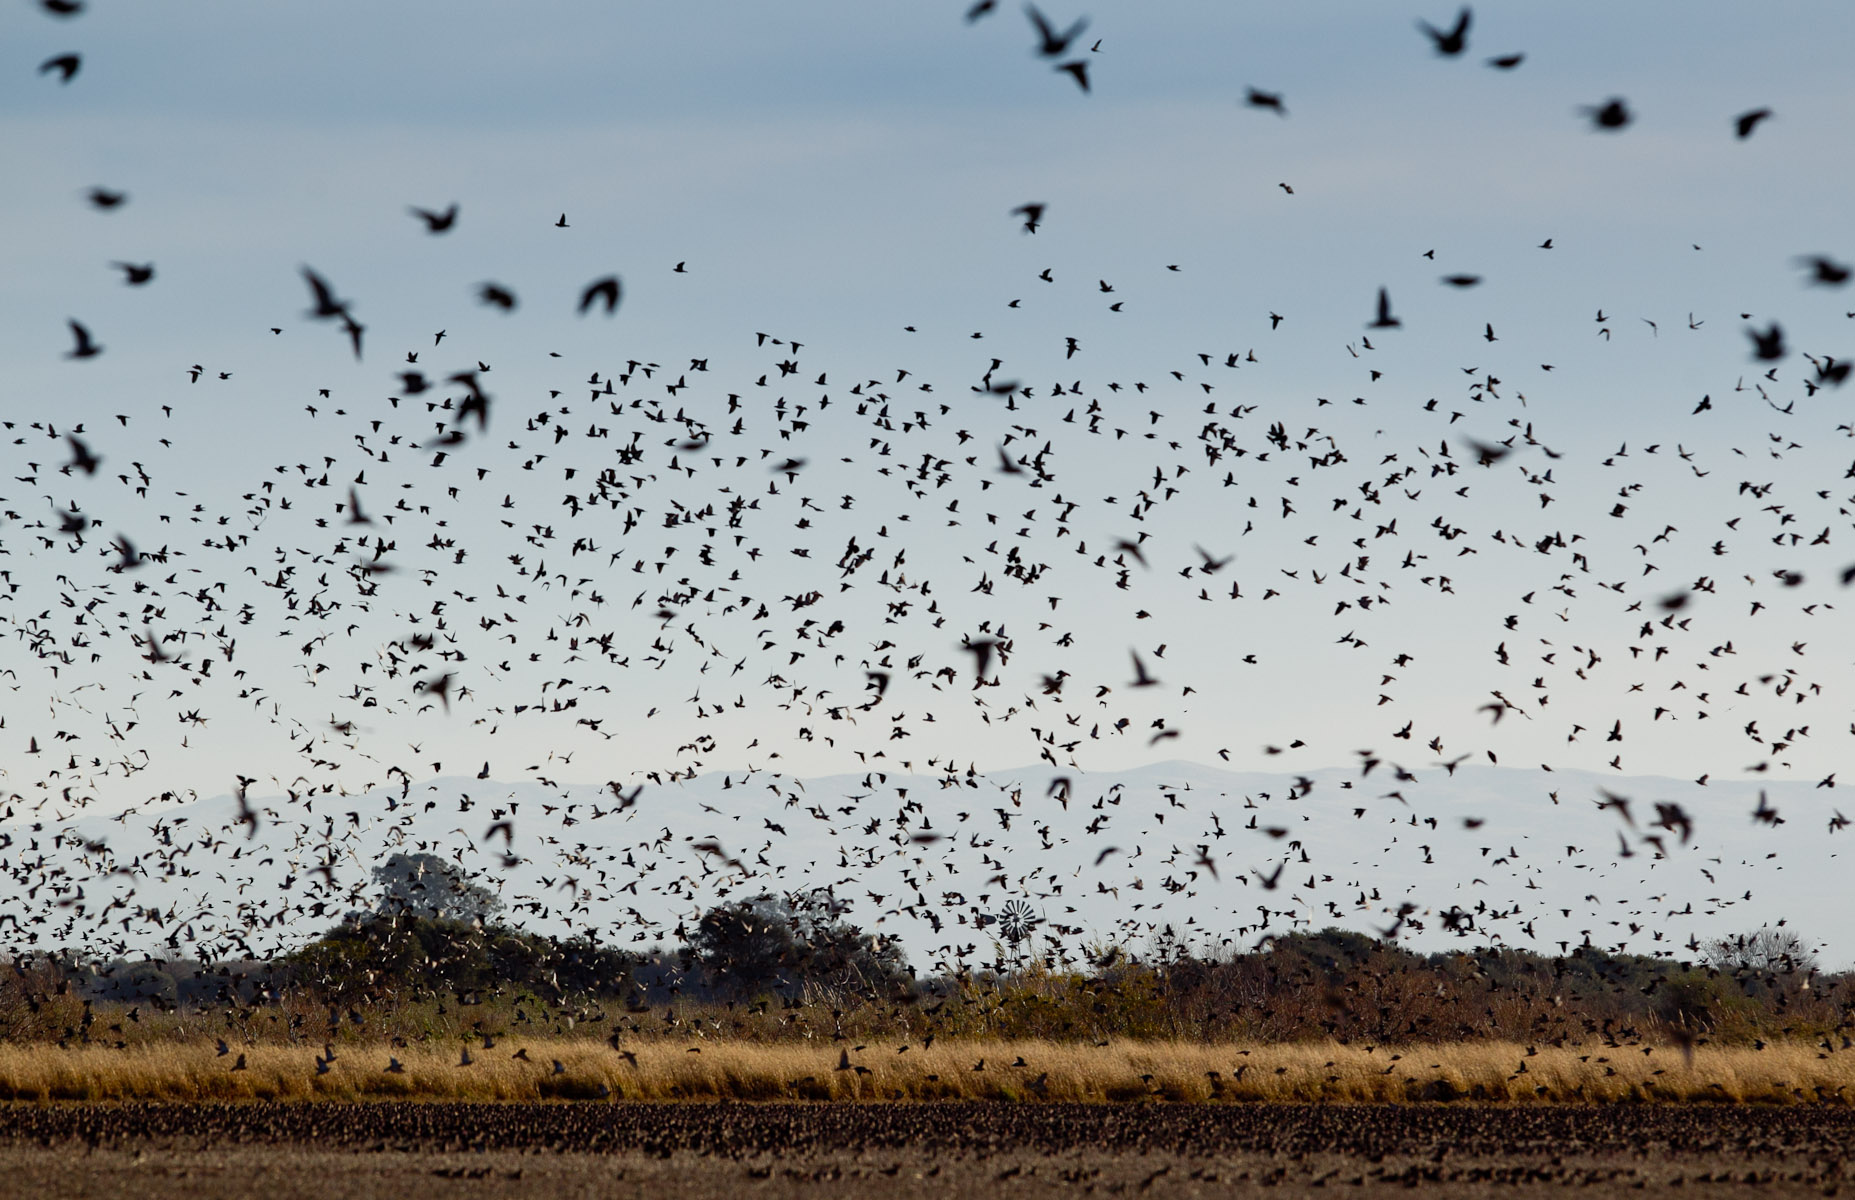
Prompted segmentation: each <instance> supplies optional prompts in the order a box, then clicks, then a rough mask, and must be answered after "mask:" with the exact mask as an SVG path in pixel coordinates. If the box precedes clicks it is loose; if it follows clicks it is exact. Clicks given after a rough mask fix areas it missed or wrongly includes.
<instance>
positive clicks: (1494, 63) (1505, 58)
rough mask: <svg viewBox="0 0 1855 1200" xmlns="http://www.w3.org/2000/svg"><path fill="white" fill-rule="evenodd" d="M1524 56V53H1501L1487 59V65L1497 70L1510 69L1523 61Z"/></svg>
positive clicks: (1524, 59)
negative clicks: (1498, 55) (1496, 56)
mask: <svg viewBox="0 0 1855 1200" xmlns="http://www.w3.org/2000/svg"><path fill="white" fill-rule="evenodd" d="M1526 57H1527V56H1526V55H1524V54H1503V55H1501V56H1500V57H1499V58H1491V59H1489V60H1488V65H1489V66H1491V67H1493V68H1494V69H1495V70H1497V71H1511V70H1513V69H1514V68H1515V67H1517V66H1519V65H1520V64H1521V63H1523V62H1525V61H1526Z"/></svg>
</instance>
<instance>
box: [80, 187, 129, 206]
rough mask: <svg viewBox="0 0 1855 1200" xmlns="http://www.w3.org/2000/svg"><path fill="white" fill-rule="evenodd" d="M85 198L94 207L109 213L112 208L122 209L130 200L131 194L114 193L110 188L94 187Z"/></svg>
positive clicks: (85, 194)
mask: <svg viewBox="0 0 1855 1200" xmlns="http://www.w3.org/2000/svg"><path fill="white" fill-rule="evenodd" d="M84 198H85V199H87V200H89V201H90V203H91V205H92V206H93V207H96V208H100V209H102V210H103V211H104V212H108V211H109V210H110V209H112V208H117V207H120V206H121V204H122V202H123V201H125V200H127V199H128V198H129V194H128V193H127V192H112V191H110V190H109V189H108V188H102V187H93V188H91V189H90V190H89V191H88V192H86V193H84Z"/></svg>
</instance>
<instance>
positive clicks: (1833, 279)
mask: <svg viewBox="0 0 1855 1200" xmlns="http://www.w3.org/2000/svg"><path fill="white" fill-rule="evenodd" d="M1797 261H1798V262H1799V263H1800V264H1801V265H1803V266H1806V267H1809V268H1810V282H1811V283H1825V284H1828V285H1829V286H1830V287H1841V286H1842V285H1843V284H1845V283H1847V282H1848V281H1849V268H1847V267H1845V266H1843V265H1842V264H1841V263H1839V262H1837V261H1835V260H1834V259H1832V258H1824V257H1823V256H1822V255H1820V254H1812V255H1806V256H1804V257H1803V258H1800V259H1798V260H1797Z"/></svg>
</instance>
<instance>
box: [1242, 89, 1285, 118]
mask: <svg viewBox="0 0 1855 1200" xmlns="http://www.w3.org/2000/svg"><path fill="white" fill-rule="evenodd" d="M1248 92H1249V94H1248V95H1247V96H1245V97H1244V103H1245V104H1248V105H1249V106H1250V107H1251V108H1272V109H1274V110H1275V113H1276V115H1277V116H1281V117H1285V116H1287V115H1288V109H1287V108H1286V107H1285V106H1284V105H1283V104H1282V94H1281V93H1280V92H1264V91H1260V90H1258V89H1256V88H1250V89H1248Z"/></svg>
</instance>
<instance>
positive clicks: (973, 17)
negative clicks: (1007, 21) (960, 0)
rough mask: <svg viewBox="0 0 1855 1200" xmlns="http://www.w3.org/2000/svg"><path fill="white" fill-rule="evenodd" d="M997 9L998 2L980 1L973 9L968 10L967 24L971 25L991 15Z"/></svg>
mask: <svg viewBox="0 0 1855 1200" xmlns="http://www.w3.org/2000/svg"><path fill="white" fill-rule="evenodd" d="M997 8H998V0H979V2H978V3H977V4H974V5H973V6H972V7H971V8H969V9H967V10H966V23H967V24H968V25H971V24H972V23H973V22H974V21H977V20H978V19H979V18H980V17H983V16H986V15H988V14H990V13H991V12H992V11H993V10H995V9H997Z"/></svg>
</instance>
